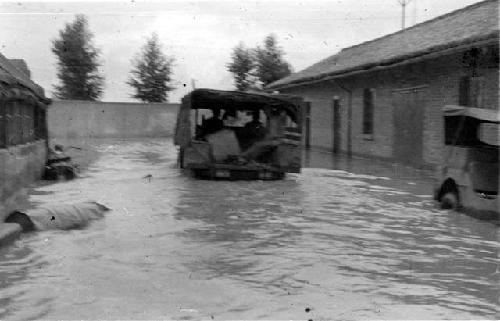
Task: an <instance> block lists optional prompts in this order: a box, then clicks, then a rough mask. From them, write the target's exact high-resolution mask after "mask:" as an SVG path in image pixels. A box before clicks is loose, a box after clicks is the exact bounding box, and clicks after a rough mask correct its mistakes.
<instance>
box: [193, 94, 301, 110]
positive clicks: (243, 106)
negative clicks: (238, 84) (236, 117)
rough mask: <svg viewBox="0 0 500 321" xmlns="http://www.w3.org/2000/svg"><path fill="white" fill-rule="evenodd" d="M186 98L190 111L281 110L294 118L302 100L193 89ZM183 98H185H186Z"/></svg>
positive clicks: (278, 96) (280, 96)
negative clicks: (189, 102) (188, 99)
mask: <svg viewBox="0 0 500 321" xmlns="http://www.w3.org/2000/svg"><path fill="white" fill-rule="evenodd" d="M186 97H190V98H191V99H190V101H191V104H190V106H189V107H188V106H185V104H184V103H183V108H191V109H215V108H220V109H224V110H236V109H240V110H252V109H264V110H266V109H283V110H286V111H287V113H289V114H291V116H293V117H295V116H297V115H298V113H299V111H300V103H301V101H302V98H300V97H297V96H290V95H282V94H268V93H254V92H241V91H227V90H215V89H206V88H202V89H195V90H193V91H192V92H191V93H189V94H188V95H186ZM186 97H185V98H186Z"/></svg>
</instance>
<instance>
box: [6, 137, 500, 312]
mask: <svg viewBox="0 0 500 321" xmlns="http://www.w3.org/2000/svg"><path fill="white" fill-rule="evenodd" d="M85 148H86V149H89V148H90V149H92V150H93V151H95V153H94V152H92V153H91V152H89V151H87V152H84V151H85V149H84V150H83V151H82V152H84V153H86V155H92V154H93V153H94V154H95V161H94V162H92V163H90V164H89V166H88V168H87V169H86V170H85V171H83V172H82V176H83V177H82V178H80V179H77V180H75V181H71V182H61V183H56V184H50V185H44V186H39V187H37V188H35V189H34V190H33V192H32V193H31V196H30V204H31V206H37V205H40V204H49V203H54V202H55V203H59V202H61V203H63V202H77V201H84V200H95V201H100V202H102V203H103V204H105V205H107V206H109V207H111V208H112V209H113V210H112V211H111V212H108V213H107V214H106V216H105V218H104V219H101V220H97V221H93V222H92V223H91V224H90V225H89V226H88V227H86V228H84V229H77V230H67V231H62V230H56V231H54V230H50V231H40V232H36V233H30V234H25V235H24V236H23V237H22V238H21V239H20V240H18V241H16V242H15V243H14V244H12V245H11V246H8V247H5V248H2V249H0V319H9V320H15V319H41V318H43V319H159V318H161V319H180V320H191V319H192V320H199V319H205V320H212V319H214V320H221V319H302V320H324V319H387V318H389V319H471V318H472V319H493V318H494V319H498V318H499V317H500V313H499V294H500V291H499V290H500V288H499V276H500V271H499V262H500V259H499V256H498V249H499V245H500V242H499V239H498V235H499V234H498V226H497V225H495V224H492V223H490V222H485V221H480V220H477V219H474V218H470V217H468V216H466V215H463V214H459V213H454V212H451V211H439V210H436V209H435V208H434V205H433V203H432V199H431V195H430V194H432V188H431V185H429V181H428V180H426V179H425V177H424V178H422V177H421V175H420V174H418V173H413V172H412V171H411V170H406V171H404V170H402V169H398V170H397V171H395V168H394V167H384V166H383V165H376V164H374V163H373V162H366V161H361V160H360V161H353V162H350V163H349V164H347V165H346V163H345V162H344V161H340V162H339V164H337V165H338V166H335V167H336V168H343V169H335V170H331V169H326V168H323V169H321V168H306V169H304V170H303V173H302V174H299V175H289V176H287V178H286V179H285V180H283V181H275V182H261V181H253V182H223V181H198V180H194V179H192V178H189V177H186V176H184V175H182V173H180V172H179V170H178V169H177V168H175V162H176V150H175V148H174V146H172V142H171V141H170V140H150V141H147V142H141V141H132V142H131V141H129V142H121V141H95V142H90V143H88V144H86V145H85ZM313 158H315V159H316V160H314V159H313ZM322 158H323V159H322ZM314 162H317V163H321V162H326V163H325V164H327V163H328V157H327V156H325V155H323V156H322V155H316V156H314V157H312V158H311V157H308V164H309V166H314ZM332 164H333V163H332ZM330 165H331V164H330ZM334 165H335V164H334ZM346 166H347V167H348V168H347V169H348V170H349V171H347V170H345V168H346ZM325 167H326V166H325ZM391 173H392V174H391ZM394 173H396V175H394ZM374 174H375V175H374ZM147 175H151V178H147Z"/></svg>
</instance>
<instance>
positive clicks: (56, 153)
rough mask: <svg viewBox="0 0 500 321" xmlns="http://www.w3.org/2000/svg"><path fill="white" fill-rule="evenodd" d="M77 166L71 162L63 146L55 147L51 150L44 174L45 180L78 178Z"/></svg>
mask: <svg viewBox="0 0 500 321" xmlns="http://www.w3.org/2000/svg"><path fill="white" fill-rule="evenodd" d="M76 172H77V166H76V165H75V164H74V163H73V162H72V161H71V157H70V156H67V155H66V154H65V153H64V149H63V147H62V146H61V145H55V146H54V149H49V155H48V158H47V162H46V164H45V170H44V173H43V177H42V178H43V179H44V180H51V181H56V180H71V179H74V178H75V177H76Z"/></svg>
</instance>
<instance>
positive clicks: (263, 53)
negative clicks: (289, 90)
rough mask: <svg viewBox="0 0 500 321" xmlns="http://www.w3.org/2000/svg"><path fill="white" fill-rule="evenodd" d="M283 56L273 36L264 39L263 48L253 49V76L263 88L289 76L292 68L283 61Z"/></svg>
mask: <svg viewBox="0 0 500 321" xmlns="http://www.w3.org/2000/svg"><path fill="white" fill-rule="evenodd" d="M283 55H284V52H283V50H282V49H281V48H280V47H278V44H277V40H276V37H275V36H274V35H273V34H271V35H269V36H267V37H266V38H265V39H264V48H261V47H257V49H255V66H256V68H255V75H256V76H257V78H258V79H259V80H260V81H261V82H262V85H263V86H267V85H269V84H270V83H272V82H273V81H276V80H278V79H281V78H283V77H286V76H288V75H290V74H291V72H292V67H291V66H290V64H289V63H288V62H286V61H285V60H284V59H283Z"/></svg>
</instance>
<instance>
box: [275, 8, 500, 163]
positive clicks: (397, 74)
mask: <svg viewBox="0 0 500 321" xmlns="http://www.w3.org/2000/svg"><path fill="white" fill-rule="evenodd" d="M498 23H499V22H498V0H487V1H483V2H480V3H477V4H474V5H471V6H468V7H465V8H463V9H460V10H457V11H454V12H451V13H448V14H446V15H443V16H440V17H437V18H435V19H432V20H429V21H426V22H423V23H420V24H418V25H415V26H412V27H410V28H407V29H405V30H401V31H399V32H396V33H393V34H389V35H386V36H383V37H381V38H377V39H375V40H372V41H368V42H364V43H361V44H359V45H356V46H353V47H349V48H346V49H343V50H342V51H340V52H339V53H338V54H336V55H333V56H331V57H328V58H326V59H324V60H322V61H320V62H318V63H316V64H314V65H312V66H310V67H308V68H306V69H304V70H302V71H300V72H297V73H295V74H292V75H290V76H288V77H285V78H283V79H281V80H278V81H276V82H274V83H272V84H270V85H269V86H268V89H270V90H276V91H279V92H280V93H287V94H293V95H299V96H302V97H303V98H304V99H305V100H306V101H308V102H309V103H310V108H309V110H308V112H307V115H306V130H305V131H306V145H307V144H309V145H310V146H312V147H316V148H323V149H327V150H330V151H333V152H342V153H347V154H349V155H351V154H353V155H362V156H368V157H376V158H382V159H388V160H394V161H396V162H400V163H403V164H408V165H412V166H417V167H432V165H434V164H437V163H439V162H440V161H441V159H442V157H443V155H442V150H443V146H444V137H443V119H442V114H441V108H442V107H443V106H444V105H447V104H460V105H466V106H474V107H481V108H492V109H498V108H499V107H498V97H499V72H498V71H499V69H498V49H499V48H498V46H499V45H498V44H499V28H498Z"/></svg>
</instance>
